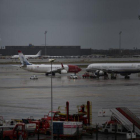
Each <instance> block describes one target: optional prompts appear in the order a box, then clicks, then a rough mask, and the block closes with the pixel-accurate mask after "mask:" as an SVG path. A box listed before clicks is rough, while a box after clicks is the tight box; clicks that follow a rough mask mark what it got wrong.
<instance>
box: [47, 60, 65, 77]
mask: <svg viewBox="0 0 140 140" xmlns="http://www.w3.org/2000/svg"><path fill="white" fill-rule="evenodd" d="M61 66H62V67H61V68H59V69H53V70H52V72H53V73H61V70H63V69H65V68H64V66H63V64H62V63H61ZM47 73H48V74H51V70H50V71H48V72H47Z"/></svg>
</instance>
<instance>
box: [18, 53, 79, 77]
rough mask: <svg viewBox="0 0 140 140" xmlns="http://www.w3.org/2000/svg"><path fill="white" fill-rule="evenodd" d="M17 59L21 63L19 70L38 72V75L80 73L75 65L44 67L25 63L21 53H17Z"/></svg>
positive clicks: (25, 60)
mask: <svg viewBox="0 0 140 140" xmlns="http://www.w3.org/2000/svg"><path fill="white" fill-rule="evenodd" d="M18 54H19V58H20V61H21V64H22V65H21V68H23V69H25V70H28V71H31V72H38V73H46V75H48V74H51V73H52V75H55V73H60V74H63V73H75V74H76V73H78V72H79V71H81V69H80V68H79V67H78V66H75V65H63V64H61V65H54V64H53V65H52V67H51V64H49V65H45V64H31V63H30V62H28V61H27V59H26V58H25V56H24V55H23V53H22V52H21V51H18Z"/></svg>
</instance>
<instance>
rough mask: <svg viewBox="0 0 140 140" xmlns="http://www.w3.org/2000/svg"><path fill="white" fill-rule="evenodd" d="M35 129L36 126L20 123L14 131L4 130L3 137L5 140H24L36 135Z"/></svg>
mask: <svg viewBox="0 0 140 140" xmlns="http://www.w3.org/2000/svg"><path fill="white" fill-rule="evenodd" d="M35 128H36V125H35V124H28V125H26V124H24V123H18V124H16V125H15V127H14V128H13V129H12V130H11V129H9V130H4V131H3V132H2V135H1V136H2V137H3V139H4V140H17V139H19V138H21V139H23V140H24V139H27V138H28V136H29V134H33V135H34V134H35V133H34V131H35Z"/></svg>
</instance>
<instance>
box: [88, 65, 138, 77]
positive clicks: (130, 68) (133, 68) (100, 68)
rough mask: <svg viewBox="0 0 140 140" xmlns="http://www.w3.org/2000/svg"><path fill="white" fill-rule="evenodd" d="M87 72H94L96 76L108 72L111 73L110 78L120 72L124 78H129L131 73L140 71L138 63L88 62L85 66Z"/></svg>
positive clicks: (106, 74) (105, 75)
mask: <svg viewBox="0 0 140 140" xmlns="http://www.w3.org/2000/svg"><path fill="white" fill-rule="evenodd" d="M86 71H87V72H94V74H95V75H96V76H97V77H100V76H104V77H108V73H110V74H111V79H116V75H117V74H120V75H122V76H125V79H129V78H130V77H129V75H130V74H131V73H139V72H140V63H98V64H90V65H89V66H88V67H87V68H86Z"/></svg>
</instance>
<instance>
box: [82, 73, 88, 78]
mask: <svg viewBox="0 0 140 140" xmlns="http://www.w3.org/2000/svg"><path fill="white" fill-rule="evenodd" d="M89 76H90V75H89V73H88V72H86V73H84V74H83V75H82V77H83V78H89Z"/></svg>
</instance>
